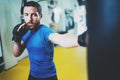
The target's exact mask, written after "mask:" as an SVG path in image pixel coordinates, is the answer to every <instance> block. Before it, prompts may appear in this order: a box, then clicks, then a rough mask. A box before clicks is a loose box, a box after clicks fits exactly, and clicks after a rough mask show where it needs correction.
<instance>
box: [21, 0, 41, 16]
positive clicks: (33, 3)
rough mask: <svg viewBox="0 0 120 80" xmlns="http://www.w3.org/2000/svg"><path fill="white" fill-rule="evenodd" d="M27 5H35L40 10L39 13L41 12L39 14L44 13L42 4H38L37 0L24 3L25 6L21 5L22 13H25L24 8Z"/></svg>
mask: <svg viewBox="0 0 120 80" xmlns="http://www.w3.org/2000/svg"><path fill="white" fill-rule="evenodd" d="M25 6H33V7H36V8H37V10H38V13H39V14H42V8H41V5H40V4H38V3H37V2H35V1H29V2H26V3H25V4H24V6H23V7H21V14H23V10H24V7H25Z"/></svg>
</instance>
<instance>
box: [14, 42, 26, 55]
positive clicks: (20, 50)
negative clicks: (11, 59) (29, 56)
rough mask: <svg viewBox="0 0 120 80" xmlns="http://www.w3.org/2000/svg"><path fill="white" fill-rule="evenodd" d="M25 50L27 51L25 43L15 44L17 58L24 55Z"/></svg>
mask: <svg viewBox="0 0 120 80" xmlns="http://www.w3.org/2000/svg"><path fill="white" fill-rule="evenodd" d="M24 49H25V45H24V43H23V41H21V43H16V42H14V45H13V54H14V56H15V57H18V56H20V55H21V54H22V53H23V51H24Z"/></svg>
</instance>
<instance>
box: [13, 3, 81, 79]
mask: <svg viewBox="0 0 120 80" xmlns="http://www.w3.org/2000/svg"><path fill="white" fill-rule="evenodd" d="M22 14H23V18H24V21H25V22H24V23H21V24H18V25H17V26H15V27H14V29H13V40H14V42H15V43H14V45H13V54H14V56H16V57H18V56H20V55H21V54H22V52H23V51H24V49H25V48H27V50H28V53H29V54H28V56H29V59H30V74H29V78H28V80H58V79H57V75H56V68H55V64H54V62H53V56H54V44H58V45H60V46H62V47H76V46H79V44H78V37H77V36H75V35H71V34H58V33H55V32H54V31H53V30H52V29H50V28H49V27H47V26H46V25H44V24H40V20H41V18H42V10H41V6H40V5H39V4H38V3H37V2H34V1H29V2H27V3H26V4H25V5H24V7H23V8H22Z"/></svg>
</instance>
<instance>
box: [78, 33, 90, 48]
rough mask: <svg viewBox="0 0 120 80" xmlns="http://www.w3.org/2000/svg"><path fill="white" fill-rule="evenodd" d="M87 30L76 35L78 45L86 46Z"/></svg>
mask: <svg viewBox="0 0 120 80" xmlns="http://www.w3.org/2000/svg"><path fill="white" fill-rule="evenodd" d="M87 33H88V32H87V31H85V32H84V33H82V34H81V35H79V36H78V43H79V45H80V46H83V47H86V46H87V42H86V36H87Z"/></svg>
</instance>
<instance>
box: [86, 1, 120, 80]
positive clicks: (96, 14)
mask: <svg viewBox="0 0 120 80" xmlns="http://www.w3.org/2000/svg"><path fill="white" fill-rule="evenodd" d="M86 9H87V26H88V32H89V44H88V79H89V80H120V0H87V2H86Z"/></svg>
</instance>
